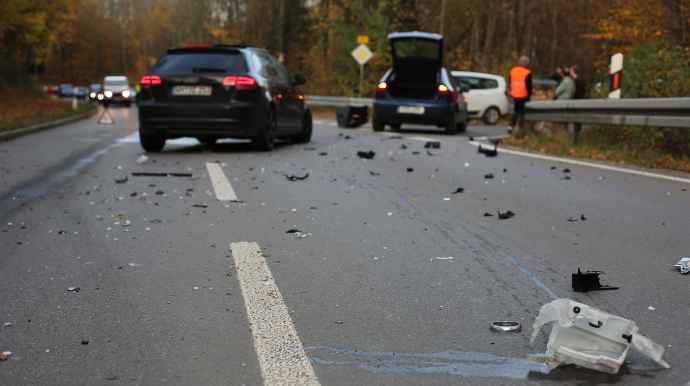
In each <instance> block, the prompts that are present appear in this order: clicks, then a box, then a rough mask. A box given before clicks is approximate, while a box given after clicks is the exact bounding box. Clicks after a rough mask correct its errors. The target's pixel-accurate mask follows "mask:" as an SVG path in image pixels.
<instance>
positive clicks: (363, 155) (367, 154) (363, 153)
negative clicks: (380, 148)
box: [357, 151, 376, 159]
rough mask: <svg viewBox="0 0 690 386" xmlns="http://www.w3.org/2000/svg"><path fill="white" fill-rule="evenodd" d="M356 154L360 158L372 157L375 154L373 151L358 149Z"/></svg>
mask: <svg viewBox="0 0 690 386" xmlns="http://www.w3.org/2000/svg"><path fill="white" fill-rule="evenodd" d="M357 155H358V156H359V157H361V158H365V159H372V158H374V156H375V155H376V153H374V152H373V151H358V152H357Z"/></svg>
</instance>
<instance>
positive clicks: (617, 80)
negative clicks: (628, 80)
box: [609, 53, 623, 99]
mask: <svg viewBox="0 0 690 386" xmlns="http://www.w3.org/2000/svg"><path fill="white" fill-rule="evenodd" d="M622 76H623V54H621V53H618V54H615V55H613V56H612V57H611V87H610V88H609V99H620V98H621V77H622Z"/></svg>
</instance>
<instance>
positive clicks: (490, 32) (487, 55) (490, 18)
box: [483, 0, 500, 71]
mask: <svg viewBox="0 0 690 386" xmlns="http://www.w3.org/2000/svg"><path fill="white" fill-rule="evenodd" d="M498 8H499V4H498V1H496V0H493V1H491V2H489V9H491V10H494V12H489V14H488V15H487V22H486V39H485V40H484V52H483V54H484V70H486V71H488V70H489V65H490V64H491V58H492V50H493V41H494V33H495V32H496V20H497V19H498V15H499V14H500V12H496V11H495V10H496V9H498Z"/></svg>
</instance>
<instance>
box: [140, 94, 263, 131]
mask: <svg viewBox="0 0 690 386" xmlns="http://www.w3.org/2000/svg"><path fill="white" fill-rule="evenodd" d="M264 115H265V114H264V111H263V110H262V109H261V108H260V107H259V106H256V105H255V104H253V103H246V102H233V103H207V104H199V105H190V104H189V103H184V104H182V103H178V102H160V101H155V102H152V101H141V102H140V103H139V131H140V132H141V133H142V134H156V135H161V136H165V137H166V138H179V137H215V138H245V139H246V138H254V137H256V136H257V135H258V134H259V130H260V128H261V127H260V125H261V123H262V122H263V119H261V118H262V117H263V116H264Z"/></svg>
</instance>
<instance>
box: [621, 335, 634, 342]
mask: <svg viewBox="0 0 690 386" xmlns="http://www.w3.org/2000/svg"><path fill="white" fill-rule="evenodd" d="M622 336H623V339H625V340H627V341H628V343H632V335H628V334H623V335H622Z"/></svg>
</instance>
